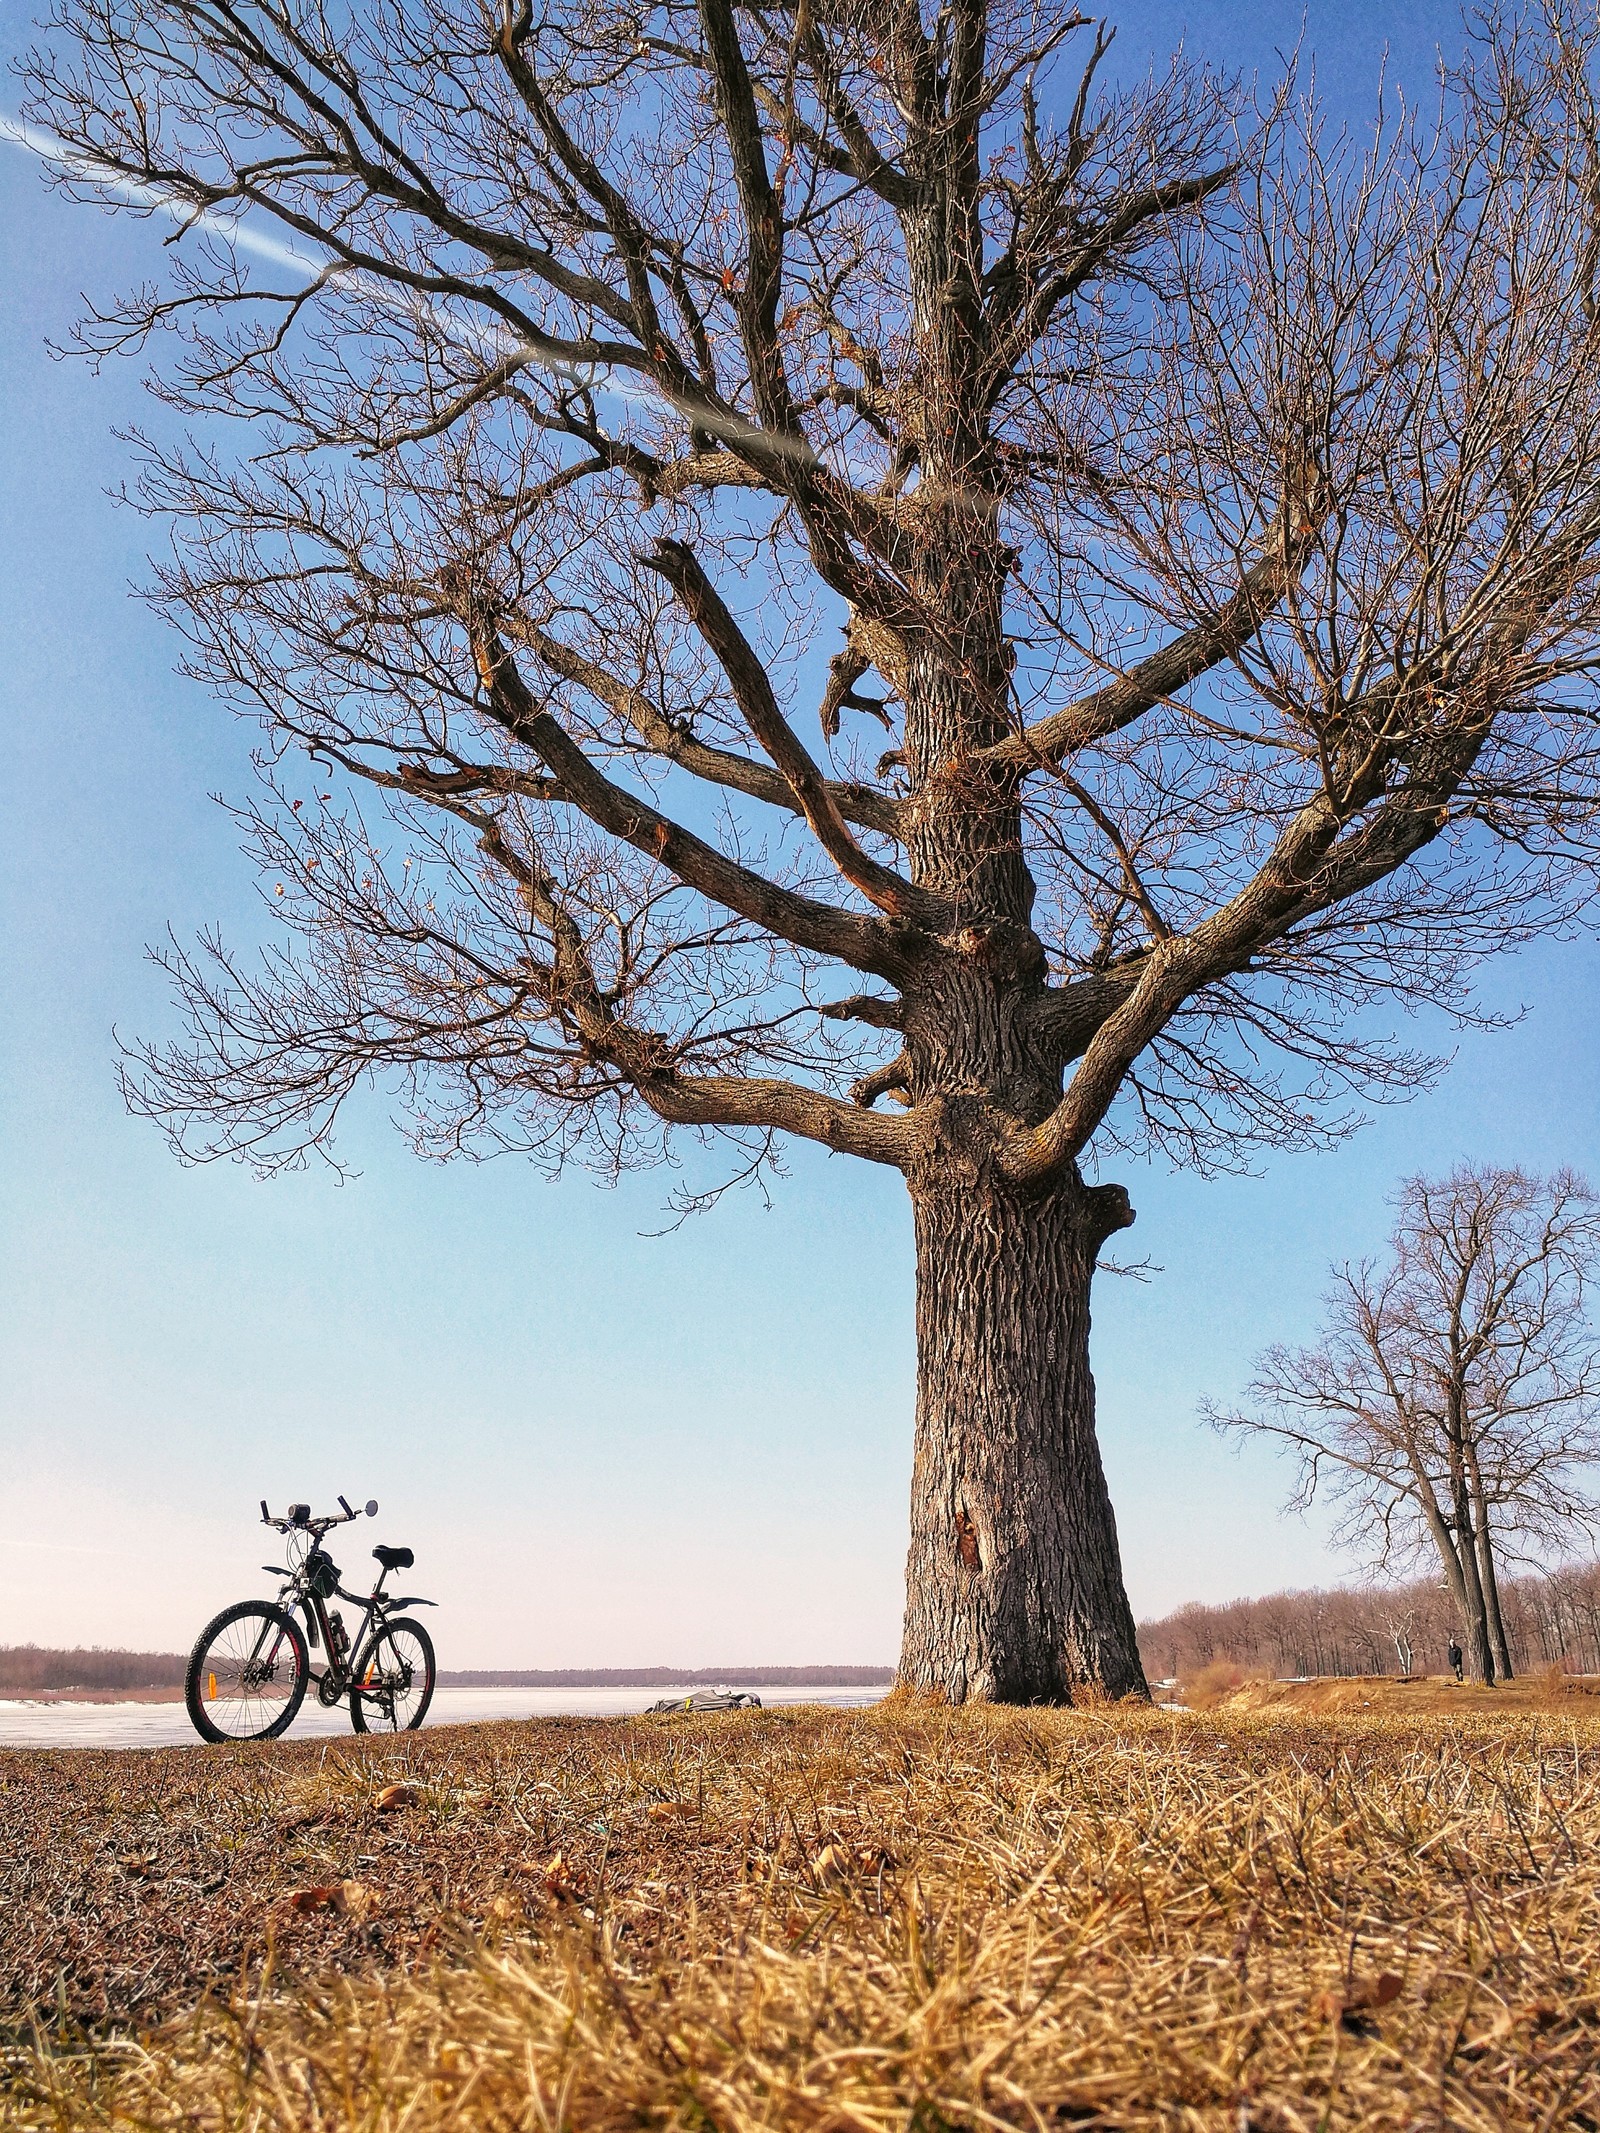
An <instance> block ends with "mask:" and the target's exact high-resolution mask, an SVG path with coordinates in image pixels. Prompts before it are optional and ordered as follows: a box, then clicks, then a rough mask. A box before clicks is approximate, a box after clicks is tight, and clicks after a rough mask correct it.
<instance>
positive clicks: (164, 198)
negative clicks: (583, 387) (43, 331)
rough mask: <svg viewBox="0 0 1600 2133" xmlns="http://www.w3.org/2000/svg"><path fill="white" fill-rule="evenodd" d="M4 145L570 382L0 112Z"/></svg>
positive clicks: (387, 290)
mask: <svg viewBox="0 0 1600 2133" xmlns="http://www.w3.org/2000/svg"><path fill="white" fill-rule="evenodd" d="M0 140H4V141H12V142H15V144H16V145H17V147H19V148H26V149H27V150H28V151H29V152H30V154H33V155H36V156H38V158H39V159H40V161H41V162H44V163H50V164H53V165H54V166H55V167H56V168H57V169H58V170H63V171H65V172H67V174H68V175H69V176H70V177H74V178H81V179H82V180H83V181H84V182H85V184H89V185H94V186H97V187H99V189H100V190H101V191H102V192H108V193H114V194H116V196H117V197H118V198H119V199H122V200H127V201H130V202H132V203H133V204H134V205H136V206H139V207H151V208H154V209H156V210H157V211H158V213H161V214H164V215H170V216H171V218H172V220H173V221H174V222H176V223H179V224H180V225H181V226H182V227H183V228H184V229H186V230H188V229H197V230H204V231H205V232H206V233H207V234H208V235H209V236H212V237H220V238H221V239H222V241H223V243H224V244H228V245H231V246H232V247H233V248H234V249H235V250H236V251H240V252H253V253H254V254H255V255H256V256H257V258H259V259H269V260H271V261H272V263H273V264H274V265H275V266H280V267H290V268H292V269H293V270H294V272H296V273H297V274H328V273H329V272H330V271H331V273H332V274H333V275H334V276H335V277H336V278H337V279H339V280H340V281H343V282H346V283H349V284H351V285H352V286H354V287H357V288H359V289H360V290H361V292H362V294H363V295H364V296H369V297H371V298H373V299H374V300H375V301H376V302H378V303H380V304H382V305H384V307H385V308H386V309H388V310H390V311H400V312H404V313H407V314H409V315H412V316H420V317H422V318H425V319H426V320H427V321H428V323H429V325H431V326H432V327H434V328H435V329H436V330H437V331H438V332H439V333H441V334H443V335H445V336H446V337H447V338H450V339H454V340H456V341H459V342H464V343H465V344H466V345H467V346H469V347H471V348H473V349H474V350H475V351H476V352H477V353H478V354H479V355H493V356H497V357H501V358H503V357H506V356H509V355H516V354H523V355H527V356H529V357H531V358H532V359H533V360H534V361H535V362H538V363H539V364H540V365H541V366H542V367H544V368H546V369H549V370H552V371H555V372H556V373H557V374H558V375H560V376H563V377H565V376H569V375H571V373H570V372H568V371H567V370H566V369H565V367H564V366H562V365H559V364H555V363H552V362H550V360H549V358H548V357H546V356H545V355H543V354H542V352H541V351H540V350H539V349H537V348H535V347H534V346H533V345H532V344H531V343H530V342H528V341H525V340H524V339H523V337H522V336H521V334H519V333H513V332H512V331H511V329H510V328H509V327H507V326H504V325H502V324H500V323H499V321H493V322H485V321H484V320H481V319H475V318H465V317H462V316H461V314H460V313H458V312H455V311H449V310H446V309H445V307H444V306H443V305H441V304H436V303H434V302H432V301H431V300H430V299H429V298H428V297H426V296H424V295H423V294H422V293H421V292H420V291H408V290H403V289H398V288H391V287H390V286H389V284H388V283H387V282H384V281H383V280H381V279H380V278H379V277H378V276H377V275H374V274H369V273H366V272H364V271H363V270H362V269H361V268H359V267H347V266H344V265H342V264H341V263H340V262H339V261H338V260H333V259H327V258H318V257H317V256H316V254H315V253H312V252H302V251H300V250H298V249H297V248H296V247H295V246H294V245H292V244H285V243H284V242H283V240H282V239H281V238H279V237H273V236H269V235H268V234H267V233H266V232H265V231H264V230H258V229H254V228H252V227H251V225H250V224H249V222H247V221H246V220H245V218H244V217H243V216H242V215H230V214H223V213H220V212H219V211H218V210H216V209H215V208H208V207H197V206H196V205H195V204H194V202H193V201H191V200H185V199H184V198H183V197H182V195H181V194H179V193H175V192H172V191H170V190H168V189H167V188H165V187H163V186H159V185H149V184H147V183H146V182H145V181H144V180H143V179H142V178H130V177H128V176H127V175H126V174H125V173H124V172H122V171H119V170H116V169H114V168H113V167H112V165H110V164H109V163H103V162H101V161H100V159H99V158H98V157H97V156H91V155H85V154H83V153H82V152H81V151H80V150H79V149H76V148H73V147H70V146H69V145H68V143H67V142H65V141H63V140H60V139H58V138H57V136H56V135H55V134H53V133H46V132H45V131H44V129H43V128H42V127H39V126H29V125H27V124H25V123H24V122H23V121H22V120H21V119H14V118H8V117H7V116H6V115H5V114H4V113H3V112H0ZM603 390H605V391H608V392H610V393H612V394H614V395H615V396H616V397H617V398H619V399H622V400H628V399H644V400H648V401H649V402H650V403H651V404H652V405H653V406H659V404H660V402H659V396H658V395H656V394H655V393H653V392H651V391H649V390H641V389H640V388H638V387H634V386H630V385H629V384H628V383H620V382H618V381H617V380H616V379H615V377H614V375H613V374H611V373H607V380H606V383H605V384H604V386H603Z"/></svg>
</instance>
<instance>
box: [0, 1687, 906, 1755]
mask: <svg viewBox="0 0 1600 2133" xmlns="http://www.w3.org/2000/svg"><path fill="white" fill-rule="evenodd" d="M700 1685H701V1686H702V1687H704V1683H702V1684H700ZM887 1693H888V1692H887V1690H885V1689H880V1688H874V1689H827V1688H816V1689H794V1688H763V1687H761V1686H760V1685H759V1684H758V1685H757V1687H756V1689H755V1694H756V1695H757V1696H759V1697H760V1698H761V1701H762V1702H763V1703H764V1704H793V1703H826V1704H835V1705H839V1706H841V1707H843V1708H846V1709H849V1710H859V1709H860V1708H861V1707H862V1706H863V1705H864V1704H871V1703H878V1702H881V1700H882V1699H883V1697H884V1696H885V1695H886V1694H887ZM673 1694H678V1695H683V1696H687V1695H688V1694H690V1690H689V1689H688V1688H687V1687H686V1688H683V1689H680V1690H677V1691H674V1690H672V1689H670V1688H648V1689H436V1690H435V1691H434V1698H433V1704H432V1706H431V1708H430V1709H429V1712H428V1716H427V1719H426V1721H425V1724H426V1725H428V1726H463V1725H470V1724H472V1723H474V1722H475V1721H476V1720H478V1719H485V1718H618V1717H622V1716H624V1715H626V1714H627V1713H629V1712H637V1711H644V1710H647V1709H648V1708H649V1707H650V1705H651V1704H653V1703H659V1702H660V1701H661V1699H662V1698H663V1697H664V1696H671V1695H673ZM340 1734H342V1735H343V1736H344V1738H345V1739H347V1740H348V1739H350V1738H351V1737H352V1736H351V1732H350V1714H349V1712H348V1710H347V1709H346V1708H345V1707H344V1706H343V1705H341V1706H340V1707H339V1708H338V1709H337V1710H334V1711H325V1710H323V1708H322V1706H321V1705H320V1704H319V1703H318V1702H317V1700H316V1696H315V1693H312V1694H311V1695H308V1696H307V1698H306V1700H305V1702H304V1703H303V1704H302V1705H301V1707H300V1713H299V1716H298V1717H297V1718H296V1719H295V1722H294V1724H293V1725H292V1726H291V1727H290V1728H289V1731H288V1733H287V1734H286V1735H285V1736H284V1737H285V1739H287V1740H319V1739H320V1740H325V1739H328V1738H329V1737H330V1736H337V1735H340ZM199 1745H200V1742H199V1741H198V1740H197V1739H196V1737H195V1731H194V1728H193V1727H192V1726H191V1725H190V1723H189V1717H188V1713H187V1712H186V1711H185V1710H184V1708H183V1705H182V1704H181V1703H14V1702H8V1701H5V1700H3V1699H0V1748H197V1747H199Z"/></svg>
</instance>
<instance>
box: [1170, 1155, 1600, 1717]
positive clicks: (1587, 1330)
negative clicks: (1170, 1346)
mask: <svg viewBox="0 0 1600 2133" xmlns="http://www.w3.org/2000/svg"><path fill="white" fill-rule="evenodd" d="M1597 1258H1600V1200H1597V1199H1596V1198H1595V1195H1594V1194H1593V1193H1592V1192H1591V1191H1590V1189H1589V1187H1588V1186H1587V1185H1586V1184H1585V1183H1584V1181H1583V1180H1582V1179H1581V1178H1578V1177H1575V1176H1574V1175H1573V1174H1572V1173H1571V1172H1569V1171H1561V1172H1558V1173H1557V1174H1556V1176H1554V1177H1552V1178H1549V1179H1543V1178H1530V1177H1527V1176H1525V1175H1524V1174H1523V1173H1522V1172H1521V1171H1520V1170H1493V1169H1474V1168H1470V1167H1466V1166H1463V1167H1461V1168H1459V1169H1457V1170H1455V1171H1453V1172H1452V1173H1451V1174H1450V1176H1449V1177H1447V1178H1444V1179H1442V1180H1440V1181H1438V1182H1437V1183H1430V1182H1429V1181H1428V1180H1427V1179H1425V1178H1412V1179H1410V1180H1409V1181H1408V1182H1407V1183H1406V1184H1405V1185H1403V1186H1402V1187H1401V1189H1400V1192H1399V1194H1398V1201H1397V1219H1396V1222H1395V1227H1394V1233H1393V1235H1392V1237H1391V1239H1390V1250H1389V1256H1388V1258H1387V1259H1386V1260H1385V1261H1384V1262H1383V1263H1382V1264H1381V1265H1380V1264H1378V1263H1376V1262H1374V1261H1372V1260H1363V1261H1361V1263H1360V1264H1359V1265H1356V1266H1350V1265H1346V1266H1344V1267H1342V1268H1340V1269H1339V1271H1338V1273H1337V1275H1336V1277H1335V1279H1334V1283H1333V1286H1332V1289H1331V1291H1330V1293H1329V1296H1328V1300H1327V1322H1326V1326H1325V1330H1324V1332H1323V1334H1322V1338H1321V1339H1320V1340H1319V1341H1318V1342H1317V1343H1316V1345H1315V1346H1313V1347H1310V1348H1301V1349H1294V1350H1291V1349H1288V1348H1283V1347H1277V1348H1271V1349H1269V1350H1268V1351H1267V1353H1266V1354H1265V1355H1264V1356H1263V1357H1262V1359H1261V1362H1260V1364H1259V1365H1258V1366H1257V1372H1256V1377H1255V1380H1254V1382H1253V1383H1252V1385H1251V1387H1250V1398H1251V1401H1252V1402H1253V1403H1254V1406H1253V1411H1252V1412H1250V1413H1242V1414H1241V1413H1220V1412H1218V1411H1217V1410H1215V1409H1212V1410H1209V1412H1210V1415H1211V1419H1212V1420H1213V1421H1214V1422H1215V1423H1216V1424H1217V1426H1218V1427H1220V1428H1222V1429H1224V1430H1229V1431H1234V1432H1237V1433H1239V1434H1240V1435H1243V1436H1254V1437H1264V1438H1266V1439H1268V1440H1269V1441H1272V1442H1275V1443H1277V1444H1280V1445H1284V1446H1287V1447H1288V1448H1289V1449H1290V1450H1291V1451H1292V1452H1294V1453H1295V1454H1296V1456H1297V1457H1298V1459H1299V1462H1300V1487H1299V1493H1298V1496H1297V1498H1296V1502H1297V1504H1299V1505H1301V1506H1304V1505H1308V1504H1309V1503H1311V1501H1312V1500H1313V1498H1314V1497H1315V1496H1316V1494H1317V1492H1318V1490H1319V1488H1321V1487H1322V1486H1323V1484H1324V1483H1326V1484H1327V1486H1328V1489H1329V1491H1330V1493H1331V1494H1332V1495H1333V1497H1334V1499H1335V1501H1336V1502H1337V1503H1338V1505H1339V1509H1340V1526H1339V1536H1340V1538H1341V1540H1343V1541H1345V1542H1347V1543H1349V1544H1353V1545H1354V1546H1356V1547H1359V1548H1361V1549H1363V1550H1364V1551H1365V1552H1367V1553H1368V1554H1369V1555H1372V1556H1374V1557H1375V1558H1376V1561H1377V1563H1378V1565H1379V1566H1381V1567H1382V1568H1384V1569H1389V1568H1391V1567H1393V1566H1394V1565H1395V1564H1396V1563H1397V1562H1400V1563H1404V1562H1407V1561H1414V1560H1415V1559H1416V1557H1417V1556H1418V1555H1419V1554H1422V1553H1425V1552H1426V1551H1427V1550H1428V1549H1429V1548H1430V1547H1431V1548H1432V1549H1433V1550H1434V1551H1436V1553H1437V1555H1438V1560H1439V1564H1440V1567H1441V1569H1442V1570H1443V1572H1444V1575H1445V1578H1446V1581H1447V1582H1448V1584H1449V1587H1450V1591H1451V1594H1452V1596H1453V1598H1454V1601H1455V1605H1456V1609H1457V1613H1458V1615H1459V1618H1460V1621H1461V1624H1462V1627H1463V1630H1464V1632H1465V1636H1466V1651H1467V1659H1468V1663H1469V1665H1470V1667H1471V1671H1472V1674H1473V1678H1474V1679H1475V1680H1478V1681H1483V1682H1491V1683H1492V1682H1493V1681H1494V1680H1495V1679H1496V1677H1497V1676H1498V1677H1499V1678H1500V1679H1502V1680H1504V1679H1507V1678H1509V1676H1510V1674H1511V1651H1510V1646H1509V1643H1508V1641H1507V1637H1506V1630H1505V1622H1504V1620H1503V1617H1502V1613H1501V1605H1500V1582H1499V1572H1498V1567H1497V1557H1499V1556H1500V1555H1502V1554H1504V1553H1505V1552H1506V1551H1508V1550H1509V1551H1511V1552H1512V1553H1513V1554H1515V1555H1517V1556H1518V1557H1520V1558H1521V1559H1523V1560H1526V1559H1527V1558H1528V1557H1529V1554H1530V1551H1531V1553H1532V1554H1533V1555H1534V1556H1536V1557H1543V1558H1546V1559H1548V1558H1550V1557H1551V1556H1552V1555H1553V1554H1554V1553H1555V1552H1556V1551H1557V1550H1558V1549H1560V1548H1561V1547H1563V1546H1564V1545H1568V1544H1570V1542H1571V1540H1572V1538H1573V1535H1574V1529H1576V1530H1577V1531H1580V1532H1581V1531H1584V1530H1592V1528H1593V1524H1594V1521H1595V1519H1596V1516H1597V1515H1600V1507H1597V1505H1596V1503H1595V1500H1594V1497H1593V1494H1592V1492H1591V1490H1590V1489H1589V1488H1588V1487H1587V1486H1586V1485H1585V1484H1586V1478H1587V1473H1588V1470H1589V1469H1590V1468H1592V1467H1593V1466H1594V1465H1595V1464H1596V1462H1597V1461H1600V1339H1597V1337H1596V1334H1595V1331H1594V1329H1593V1327H1592V1326H1591V1325H1590V1322H1589V1315H1588V1292H1589V1285H1590V1281H1591V1278H1592V1276H1593V1273H1594V1270H1595V1264H1596V1260H1597ZM1397 1646H1398V1637H1397ZM1403 1656H1404V1654H1403V1653H1402V1657H1403Z"/></svg>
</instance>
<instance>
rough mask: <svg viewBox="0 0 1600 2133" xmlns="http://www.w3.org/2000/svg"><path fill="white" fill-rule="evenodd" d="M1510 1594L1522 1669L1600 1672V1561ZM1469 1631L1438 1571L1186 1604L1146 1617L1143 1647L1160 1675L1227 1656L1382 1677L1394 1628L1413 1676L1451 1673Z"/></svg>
mask: <svg viewBox="0 0 1600 2133" xmlns="http://www.w3.org/2000/svg"><path fill="white" fill-rule="evenodd" d="M1500 1594H1501V1600H1502V1603H1503V1606H1504V1611H1505V1627H1506V1637H1507V1641H1508V1643H1509V1645H1510V1649H1511V1654H1512V1658H1513V1660H1514V1661H1515V1663H1516V1665H1517V1666H1518V1668H1520V1669H1527V1668H1531V1667H1535V1666H1537V1665H1539V1664H1540V1663H1541V1662H1542V1663H1543V1664H1544V1665H1546V1666H1549V1667H1559V1668H1560V1670H1561V1671H1562V1672H1563V1673H1572V1674H1589V1675H1596V1674H1600V1563H1595V1562H1587V1563H1585V1562H1576V1563H1568V1564H1564V1565H1563V1566H1562V1567H1561V1568H1559V1569H1556V1570H1550V1571H1542V1572H1534V1573H1529V1574H1527V1575H1524V1576H1521V1577H1511V1578H1504V1579H1502V1580H1501V1584H1500ZM1460 1627H1461V1618H1460V1615H1459V1614H1458V1612H1457V1610H1456V1606H1455V1602H1454V1601H1453V1600H1452V1599H1451V1597H1450V1594H1449V1591H1448V1589H1447V1588H1446V1587H1445V1586H1444V1585H1442V1584H1441V1583H1440V1581H1439V1579H1438V1578H1437V1577H1432V1578H1423V1579H1420V1580H1418V1581H1417V1582H1416V1583H1414V1584H1401V1585H1374V1586H1369V1587H1366V1588H1365V1589H1359V1588H1351V1587H1341V1588H1335V1589H1334V1590H1333V1591H1331V1592H1275V1593H1269V1594H1267V1595H1265V1596H1264V1597H1263V1598H1261V1599H1258V1600H1230V1601H1227V1602H1225V1603H1224V1604H1222V1605H1220V1606H1211V1607H1206V1606H1201V1605H1191V1606H1188V1607H1180V1608H1179V1609H1177V1611H1176V1612H1175V1613H1173V1614H1170V1615H1167V1616H1165V1617H1164V1618H1163V1619H1162V1620H1160V1621H1152V1622H1141V1623H1140V1624H1139V1648H1140V1651H1141V1652H1142V1653H1143V1656H1144V1663H1145V1667H1146V1669H1147V1670H1148V1671H1149V1673H1150V1674H1151V1675H1152V1677H1154V1678H1155V1679H1157V1680H1171V1679H1173V1678H1174V1677H1176V1676H1178V1675H1193V1674H1198V1673H1200V1672H1201V1671H1202V1670H1203V1669H1204V1668H1205V1667H1208V1666H1211V1665H1214V1664H1215V1663H1216V1662H1218V1661H1221V1662H1223V1663H1225V1664H1227V1665H1231V1666H1236V1667H1238V1668H1240V1669H1241V1670H1242V1671H1244V1670H1248V1671H1256V1670H1260V1671H1262V1672H1265V1673H1268V1674H1273V1675H1278V1676H1280V1677H1281V1676H1289V1677H1294V1676H1297V1675H1306V1674H1363V1673H1373V1674H1382V1673H1388V1672H1390V1671H1391V1667H1390V1665H1389V1663H1388V1649H1389V1647H1388V1645H1387V1644H1386V1642H1385V1639H1386V1637H1387V1636H1388V1635H1389V1634H1390V1633H1391V1628H1392V1632H1393V1635H1394V1637H1395V1645H1394V1650H1395V1652H1396V1654H1397V1655H1398V1657H1399V1660H1400V1671H1401V1674H1402V1675H1406V1674H1409V1673H1411V1671H1412V1668H1413V1667H1414V1666H1416V1665H1421V1666H1422V1668H1423V1670H1424V1671H1427V1670H1428V1669H1429V1668H1430V1667H1431V1668H1432V1670H1433V1671H1434V1672H1443V1671H1445V1670H1446V1666H1447V1661H1446V1647H1447V1645H1448V1642H1449V1639H1450V1637H1451V1636H1452V1635H1457V1634H1459V1632H1460ZM1408 1652H1409V1653H1410V1655H1411V1663H1410V1664H1408V1663H1407V1653H1408Z"/></svg>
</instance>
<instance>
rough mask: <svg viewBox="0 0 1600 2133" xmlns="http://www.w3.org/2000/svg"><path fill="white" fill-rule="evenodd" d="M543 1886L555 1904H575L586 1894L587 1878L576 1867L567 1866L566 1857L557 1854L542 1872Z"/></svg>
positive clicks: (560, 1853) (559, 1853) (587, 1887)
mask: <svg viewBox="0 0 1600 2133" xmlns="http://www.w3.org/2000/svg"><path fill="white" fill-rule="evenodd" d="M544 1885H545V1888H546V1889H547V1890H548V1892H549V1894H550V1895H551V1896H552V1897H553V1898H554V1900H555V1901H556V1902H557V1903H576V1902H577V1901H578V1900H579V1898H580V1897H582V1896H585V1895H587V1894H588V1890H589V1877H588V1876H587V1875H586V1874H585V1873H584V1871H583V1869H582V1868H581V1867H578V1866H569V1865H568V1864H567V1859H566V1855H565V1853H563V1852H557V1853H556V1855H555V1857H554V1858H553V1859H552V1860H551V1861H550V1863H549V1865H548V1866H547V1867H546V1868H545V1870H544Z"/></svg>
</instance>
